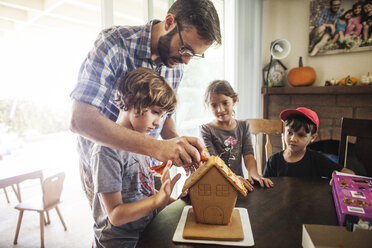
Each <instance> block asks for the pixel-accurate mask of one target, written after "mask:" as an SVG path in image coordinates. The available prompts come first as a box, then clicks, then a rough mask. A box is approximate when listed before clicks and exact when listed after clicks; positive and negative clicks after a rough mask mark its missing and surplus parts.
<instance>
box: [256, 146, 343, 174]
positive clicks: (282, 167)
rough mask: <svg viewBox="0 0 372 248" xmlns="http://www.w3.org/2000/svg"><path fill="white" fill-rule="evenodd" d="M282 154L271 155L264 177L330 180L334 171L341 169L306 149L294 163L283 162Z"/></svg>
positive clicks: (321, 155)
mask: <svg viewBox="0 0 372 248" xmlns="http://www.w3.org/2000/svg"><path fill="white" fill-rule="evenodd" d="M283 152H284V151H281V152H278V153H275V154H273V155H272V156H271V157H270V158H269V160H268V161H267V163H266V167H265V170H264V173H263V176H264V177H285V176H288V177H313V178H314V177H318V178H320V177H327V178H332V172H333V171H334V170H337V171H340V170H342V167H341V166H340V165H338V164H336V163H335V162H333V161H332V160H330V159H329V158H327V157H326V156H324V155H323V154H322V153H320V152H318V151H314V150H311V149H306V153H305V155H304V157H303V158H302V159H301V160H300V161H298V162H295V163H288V162H286V161H285V160H284V157H283Z"/></svg>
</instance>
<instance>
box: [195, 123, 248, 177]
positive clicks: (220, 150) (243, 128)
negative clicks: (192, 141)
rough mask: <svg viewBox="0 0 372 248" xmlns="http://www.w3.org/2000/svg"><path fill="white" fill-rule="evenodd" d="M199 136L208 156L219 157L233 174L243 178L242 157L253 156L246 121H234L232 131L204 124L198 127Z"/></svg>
mask: <svg viewBox="0 0 372 248" xmlns="http://www.w3.org/2000/svg"><path fill="white" fill-rule="evenodd" d="M200 136H201V137H202V139H203V141H204V144H205V145H206V147H207V149H208V152H209V154H210V155H214V156H219V157H220V158H221V159H222V160H223V161H224V162H225V163H226V165H228V166H229V167H230V168H231V170H232V171H233V172H234V173H235V174H237V175H239V176H243V169H242V157H243V156H245V155H248V154H252V155H254V152H253V146H252V137H251V131H250V126H249V122H248V121H246V120H236V127H235V128H234V129H232V130H224V129H221V128H218V127H216V126H214V125H212V124H211V123H208V124H204V125H201V126H200Z"/></svg>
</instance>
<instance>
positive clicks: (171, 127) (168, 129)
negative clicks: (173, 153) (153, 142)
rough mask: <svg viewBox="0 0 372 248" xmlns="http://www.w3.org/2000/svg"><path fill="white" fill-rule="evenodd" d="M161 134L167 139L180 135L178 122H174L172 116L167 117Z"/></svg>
mask: <svg viewBox="0 0 372 248" xmlns="http://www.w3.org/2000/svg"><path fill="white" fill-rule="evenodd" d="M160 135H161V137H162V138H163V139H165V140H167V139H173V138H176V137H179V136H178V134H177V131H176V124H175V123H174V120H173V119H172V117H168V118H166V119H165V122H164V126H163V129H162V130H161V133H160Z"/></svg>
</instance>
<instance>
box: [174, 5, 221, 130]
mask: <svg viewBox="0 0 372 248" xmlns="http://www.w3.org/2000/svg"><path fill="white" fill-rule="evenodd" d="M212 2H213V4H214V6H215V8H216V10H217V12H218V16H219V19H220V26H221V34H222V37H223V33H224V11H223V1H222V0H213V1H212ZM223 46H224V43H222V46H215V45H212V46H211V47H210V48H209V49H208V50H207V51H206V53H205V58H203V59H198V60H193V59H192V60H191V61H190V63H189V64H188V65H187V66H185V73H184V77H183V79H182V82H181V84H180V87H179V89H178V94H177V97H178V104H177V110H176V114H175V121H176V126H177V131H178V133H179V135H184V136H195V137H198V136H199V126H200V125H201V124H204V123H207V122H210V121H211V120H212V119H213V116H212V114H211V112H210V111H209V110H208V109H207V108H206V107H205V105H204V92H205V89H206V88H207V86H208V84H209V83H210V82H211V81H213V80H216V79H224V63H225V62H224V53H223Z"/></svg>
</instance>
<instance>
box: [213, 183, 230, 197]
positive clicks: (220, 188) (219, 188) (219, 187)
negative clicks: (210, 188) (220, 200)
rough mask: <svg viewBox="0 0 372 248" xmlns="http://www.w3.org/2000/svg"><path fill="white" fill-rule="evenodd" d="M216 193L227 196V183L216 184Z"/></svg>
mask: <svg viewBox="0 0 372 248" xmlns="http://www.w3.org/2000/svg"><path fill="white" fill-rule="evenodd" d="M216 195H217V196H222V197H226V196H229V187H228V186H227V185H222V184H218V185H216Z"/></svg>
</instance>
